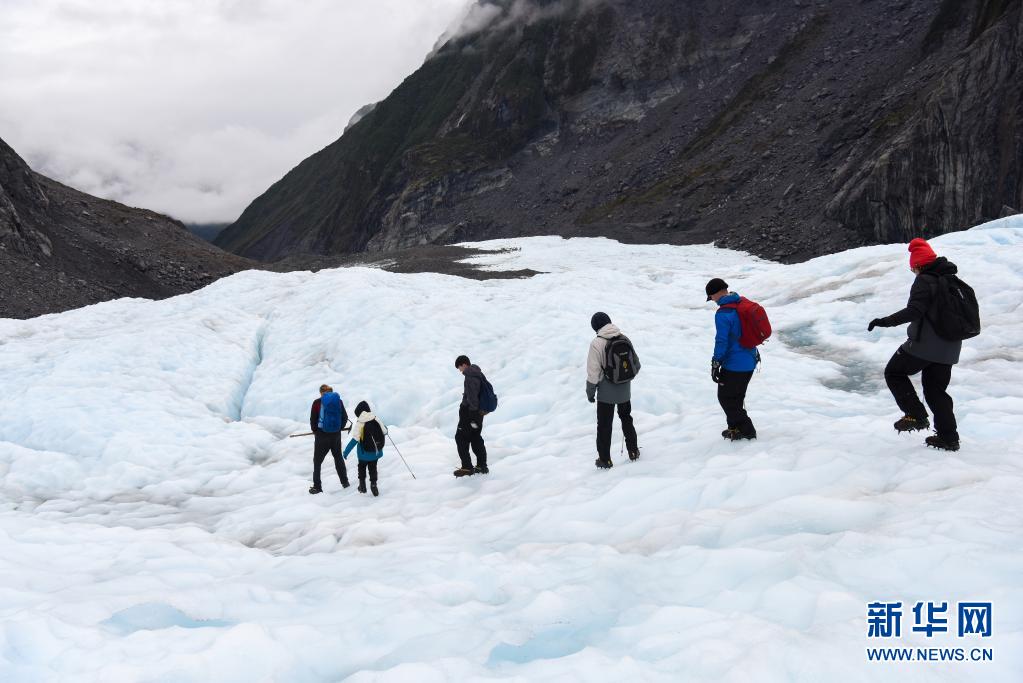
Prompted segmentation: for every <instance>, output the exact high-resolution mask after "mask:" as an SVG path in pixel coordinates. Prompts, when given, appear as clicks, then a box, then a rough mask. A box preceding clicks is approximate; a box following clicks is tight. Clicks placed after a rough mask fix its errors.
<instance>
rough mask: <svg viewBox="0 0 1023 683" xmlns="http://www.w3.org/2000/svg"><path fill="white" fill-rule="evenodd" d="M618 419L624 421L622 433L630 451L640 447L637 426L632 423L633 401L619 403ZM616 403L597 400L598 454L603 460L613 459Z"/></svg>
mask: <svg viewBox="0 0 1023 683" xmlns="http://www.w3.org/2000/svg"><path fill="white" fill-rule="evenodd" d="M618 419H620V420H621V421H622V434H624V435H625V447H626V448H627V449H628V450H629V452H632V451H635V450H637V449H638V448H639V443H638V439H637V437H636V427H635V426H634V425H633V424H632V401H626V402H625V403H619V404H618ZM614 421H615V404H614V403H601V402H599V401H598V402H597V455H598V456H599V457H600V459H601V460H610V459H611V434H612V433H613V432H614Z"/></svg>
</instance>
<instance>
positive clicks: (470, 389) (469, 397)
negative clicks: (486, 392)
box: [458, 365, 483, 413]
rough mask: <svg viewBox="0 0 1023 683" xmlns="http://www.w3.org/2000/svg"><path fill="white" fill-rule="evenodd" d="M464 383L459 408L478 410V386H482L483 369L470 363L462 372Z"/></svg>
mask: <svg viewBox="0 0 1023 683" xmlns="http://www.w3.org/2000/svg"><path fill="white" fill-rule="evenodd" d="M463 376H464V377H465V383H464V384H463V385H462V403H461V405H459V406H458V407H459V408H465V409H467V410H470V411H472V412H474V413H478V412H479V411H480V388H481V387H482V386H483V371H482V370H480V369H479V366H477V365H470V366H469V367H467V368H466V369H465V372H464V373H463Z"/></svg>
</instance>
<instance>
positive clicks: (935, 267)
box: [920, 256, 959, 276]
mask: <svg viewBox="0 0 1023 683" xmlns="http://www.w3.org/2000/svg"><path fill="white" fill-rule="evenodd" d="M958 272H959V268H958V267H957V266H956V264H954V263H952V262H951V261H949V260H948V259H947V258H945V257H944V256H939V257H938V258H936V259H934V260H933V261H931V262H930V263H928V264H927V265H926V266H924V267H923V268H921V269H920V274H921V275H935V276H941V275H955V274H956V273H958Z"/></svg>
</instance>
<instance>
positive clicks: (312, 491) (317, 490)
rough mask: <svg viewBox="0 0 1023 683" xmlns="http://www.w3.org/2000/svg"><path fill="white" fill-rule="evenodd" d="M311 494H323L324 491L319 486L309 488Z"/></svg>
mask: <svg viewBox="0 0 1023 683" xmlns="http://www.w3.org/2000/svg"><path fill="white" fill-rule="evenodd" d="M309 493H313V494H316V493H323V489H321V488H320V487H319V486H310V487H309Z"/></svg>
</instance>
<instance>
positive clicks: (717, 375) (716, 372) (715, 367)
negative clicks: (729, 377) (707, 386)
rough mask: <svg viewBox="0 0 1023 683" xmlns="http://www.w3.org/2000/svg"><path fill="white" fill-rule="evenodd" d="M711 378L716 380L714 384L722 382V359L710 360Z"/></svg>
mask: <svg viewBox="0 0 1023 683" xmlns="http://www.w3.org/2000/svg"><path fill="white" fill-rule="evenodd" d="M710 378H711V379H712V380H714V384H721V361H718V360H712V361H711V362H710Z"/></svg>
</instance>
